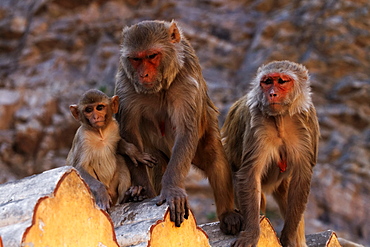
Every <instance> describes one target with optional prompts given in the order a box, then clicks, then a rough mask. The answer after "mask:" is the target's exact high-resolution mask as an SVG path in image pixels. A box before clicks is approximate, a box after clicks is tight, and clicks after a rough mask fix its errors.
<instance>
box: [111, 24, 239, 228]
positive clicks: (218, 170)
mask: <svg viewBox="0 0 370 247" xmlns="http://www.w3.org/2000/svg"><path fill="white" fill-rule="evenodd" d="M121 52H122V54H121V57H120V63H119V70H118V74H117V77H116V94H117V95H118V96H119V97H120V106H119V111H118V114H117V115H116V118H117V120H118V122H119V123H120V127H121V132H120V133H121V136H122V137H123V138H124V139H126V140H127V141H129V142H131V143H133V144H134V145H135V146H137V147H138V149H139V150H140V151H142V152H143V151H145V152H149V153H151V154H152V155H154V156H155V157H156V158H157V160H158V165H157V166H156V167H155V168H154V169H153V174H151V175H152V176H151V178H152V183H153V186H154V188H155V191H156V193H160V196H159V201H158V203H157V204H158V205H160V204H163V203H164V202H165V201H166V202H167V203H168V204H169V207H170V216H171V220H172V221H173V222H175V225H176V226H180V225H181V223H182V222H183V221H184V219H186V218H187V217H188V214H189V213H188V210H189V204H188V199H187V194H186V192H185V187H184V186H185V185H184V180H185V177H186V175H187V174H188V172H189V169H190V165H191V164H194V165H195V166H197V167H198V168H199V169H200V170H202V171H203V172H204V173H205V175H206V176H207V177H208V179H209V182H210V185H211V186H212V188H213V192H214V196H215V201H216V207H217V215H218V217H219V219H220V221H221V229H222V230H223V231H224V232H225V233H230V234H235V233H237V232H238V231H239V230H240V228H241V224H242V218H241V215H240V214H238V213H236V212H235V210H234V195H233V186H232V175H231V170H230V167H229V166H228V163H227V160H226V157H225V152H224V149H223V147H222V144H221V141H220V132H219V129H218V120H217V116H218V111H217V110H216V107H215V106H214V104H213V103H212V101H211V100H210V98H209V97H208V95H207V85H206V82H205V80H204V78H203V76H202V72H201V67H200V65H199V61H198V58H197V57H196V55H195V52H194V50H193V48H192V47H191V45H190V43H189V42H188V41H187V40H186V39H185V38H184V36H183V34H182V33H181V31H180V29H179V28H178V26H177V24H176V22H174V21H172V22H163V21H144V22H140V23H138V24H136V25H133V26H131V27H126V28H124V30H123V42H122V50H121ZM135 169H141V173H139V172H136V174H138V176H139V175H140V176H141V178H142V181H141V182H144V181H146V180H147V178H146V177H143V175H144V173H145V167H143V166H138V167H136V168H135ZM147 183H148V184H147V185H146V186H150V184H149V182H147Z"/></svg>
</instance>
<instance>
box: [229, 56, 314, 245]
mask: <svg viewBox="0 0 370 247" xmlns="http://www.w3.org/2000/svg"><path fill="white" fill-rule="evenodd" d="M251 86H252V88H251V90H250V92H249V93H248V94H247V95H245V96H244V97H242V98H241V99H239V100H238V101H237V102H236V103H235V104H234V105H233V106H232V107H231V109H230V111H229V113H228V115H227V118H226V121H225V124H224V126H223V128H222V137H223V142H224V147H225V151H226V154H227V157H228V160H229V163H230V165H231V168H232V170H233V173H234V180H235V187H236V199H237V202H238V206H239V209H240V211H241V213H242V214H243V217H244V227H243V231H242V232H241V233H240V235H239V238H238V239H237V241H236V242H235V243H234V244H233V246H234V247H255V246H256V245H257V243H258V239H259V235H260V228H259V214H260V211H262V212H264V211H265V206H266V202H265V196H264V194H263V193H264V192H266V193H272V195H273V197H274V199H275V200H276V202H277V204H278V205H279V209H280V212H281V214H282V216H283V218H284V227H283V230H282V232H281V237H280V241H281V243H282V245H283V246H284V247H287V246H306V241H305V232H304V217H303V212H304V210H305V208H306V203H307V198H308V194H309V192H310V183H311V176H312V169H313V167H314V166H315V164H316V159H317V146H318V141H319V124H318V120H317V117H316V111H315V107H314V106H313V104H312V100H311V89H310V81H309V75H308V71H307V69H306V68H305V67H304V66H303V65H300V64H296V63H293V62H289V61H275V62H271V63H269V64H267V65H264V66H261V67H260V68H259V69H258V71H257V76H256V77H255V79H254V80H253V81H252V83H251Z"/></svg>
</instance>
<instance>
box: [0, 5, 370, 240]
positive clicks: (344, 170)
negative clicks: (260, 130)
mask: <svg viewBox="0 0 370 247" xmlns="http://www.w3.org/2000/svg"><path fill="white" fill-rule="evenodd" d="M144 19H163V20H171V19H176V20H177V21H178V22H179V25H180V26H181V27H182V28H183V31H184V33H185V35H186V36H187V37H188V38H189V40H190V42H191V44H192V45H193V46H194V48H195V50H196V52H197V55H198V56H199V59H200V62H201V65H202V67H203V69H204V70H203V73H204V76H205V78H206V80H207V82H208V85H209V94H210V96H211V98H212V99H213V100H214V102H215V103H216V105H217V106H218V107H219V108H220V111H221V116H220V122H221V123H222V122H223V119H224V117H225V114H226V112H227V111H228V109H229V107H230V105H231V104H232V103H233V102H234V101H235V100H236V99H237V98H238V97H240V96H241V95H243V94H245V93H246V92H247V89H248V83H249V81H250V80H251V78H252V77H253V76H254V74H255V71H256V69H257V68H258V67H259V66H260V65H261V64H263V63H267V62H269V61H271V60H282V59H288V60H292V61H295V62H299V63H303V64H304V65H305V66H306V67H307V68H308V69H309V71H310V74H311V81H312V88H313V100H314V103H315V105H316V106H317V112H318V116H319V121H320V127H321V133H322V137H321V141H320V153H319V161H318V164H317V166H316V167H315V176H314V179H313V183H312V192H311V197H310V202H309V205H308V211H307V214H306V218H307V222H306V225H307V232H308V233H313V232H317V231H322V230H326V229H328V228H331V229H333V230H335V231H337V232H338V235H339V237H345V238H348V239H350V240H354V241H357V242H360V243H364V244H370V223H369V222H370V215H369V214H368V205H369V204H370V197H369V193H370V169H369V168H370V104H369V96H370V55H369V54H370V2H369V1H365V0H362V1H357V0H356V1H355V0H349V1H348V0H329V1H311V0H300V1H298V0H296V1H287V0H283V1H273V0H247V1H240V0H239V1H237V0H231V1H221V0H200V1H187V0H179V1H175V0H169V1H168V0H145V1H144V0H140V1H132V0H127V1H118V0H108V1H101V0H95V1H87V0H53V1H51V0H22V1H20V0H2V1H1V2H0V119H1V122H0V153H1V156H0V169H1V174H0V182H6V181H9V180H14V179H17V178H21V177H24V176H26V175H30V174H33V173H38V172H41V171H44V170H46V169H50V168H53V167H58V166H61V165H64V162H65V158H66V156H67V153H68V151H69V148H70V145H71V142H72V138H73V135H74V133H75V130H76V129H77V127H78V124H77V122H75V121H74V120H73V118H72V117H71V115H70V113H69V110H68V106H69V105H70V104H72V103H76V101H77V99H78V97H79V95H80V94H81V93H82V92H84V91H85V90H87V89H90V88H99V89H101V90H104V91H105V92H107V93H108V94H110V95H112V94H113V88H114V76H115V73H116V69H117V62H118V58H119V49H120V46H119V45H120V37H121V30H122V28H123V26H125V25H131V24H134V23H136V22H138V21H141V20H144ZM198 223H199V222H198ZM341 234H342V235H343V236H341Z"/></svg>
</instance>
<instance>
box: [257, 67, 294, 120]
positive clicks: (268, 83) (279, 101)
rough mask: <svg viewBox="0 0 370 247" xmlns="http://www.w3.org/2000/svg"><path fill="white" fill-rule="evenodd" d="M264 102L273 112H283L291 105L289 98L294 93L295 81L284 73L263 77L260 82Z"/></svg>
mask: <svg viewBox="0 0 370 247" xmlns="http://www.w3.org/2000/svg"><path fill="white" fill-rule="evenodd" d="M260 86H261V88H262V91H263V94H264V96H265V97H264V98H265V100H266V101H267V102H264V103H265V104H267V105H268V107H269V108H270V111H272V112H276V113H278V112H281V111H282V110H283V109H284V106H285V105H287V104H288V103H289V96H290V94H291V92H292V91H293V86H294V81H293V79H292V78H291V77H289V76H288V75H286V74H282V73H270V74H267V75H265V76H263V77H262V79H261V81H260Z"/></svg>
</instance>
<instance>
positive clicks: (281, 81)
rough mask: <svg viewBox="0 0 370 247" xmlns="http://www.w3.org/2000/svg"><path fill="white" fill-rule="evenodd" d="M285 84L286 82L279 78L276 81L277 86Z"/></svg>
mask: <svg viewBox="0 0 370 247" xmlns="http://www.w3.org/2000/svg"><path fill="white" fill-rule="evenodd" d="M285 82H287V81H284V80H283V79H281V78H279V80H278V83H279V84H284V83H285Z"/></svg>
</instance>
